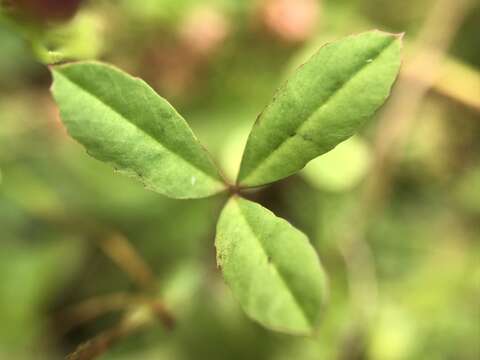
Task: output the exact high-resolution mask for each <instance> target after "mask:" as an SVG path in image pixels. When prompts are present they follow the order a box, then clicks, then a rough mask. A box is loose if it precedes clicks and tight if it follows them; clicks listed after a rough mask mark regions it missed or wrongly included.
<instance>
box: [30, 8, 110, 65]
mask: <svg viewBox="0 0 480 360" xmlns="http://www.w3.org/2000/svg"><path fill="white" fill-rule="evenodd" d="M102 28H103V23H102V18H101V17H99V16H97V15H96V14H92V13H81V14H79V15H78V16H76V17H75V18H74V19H73V20H72V21H70V22H68V23H66V24H63V25H59V26H55V27H53V28H49V29H46V30H45V31H43V32H41V34H39V36H33V38H32V39H31V40H32V47H33V51H34V53H35V54H36V55H37V57H38V58H39V60H40V61H42V62H44V63H46V64H54V63H58V62H62V61H66V60H90V59H95V58H97V57H98V56H99V54H100V53H101V51H102V49H103V34H102Z"/></svg>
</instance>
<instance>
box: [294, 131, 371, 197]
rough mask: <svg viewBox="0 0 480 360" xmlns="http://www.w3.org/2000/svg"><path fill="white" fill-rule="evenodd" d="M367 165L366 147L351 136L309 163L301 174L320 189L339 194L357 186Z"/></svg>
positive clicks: (365, 171)
mask: <svg viewBox="0 0 480 360" xmlns="http://www.w3.org/2000/svg"><path fill="white" fill-rule="evenodd" d="M369 164H370V150H369V148H368V145H367V144H366V142H365V141H363V140H362V139H361V138H359V137H356V136H353V137H351V138H350V139H348V140H346V141H344V142H343V143H341V144H339V145H338V146H337V147H335V149H333V150H332V151H330V152H328V153H327V154H325V155H323V156H321V157H319V158H317V159H314V160H313V161H311V162H310V163H309V164H308V165H307V166H306V167H305V169H304V170H303V171H302V172H301V174H302V175H303V177H304V178H305V179H306V180H307V181H308V182H309V183H310V184H312V185H314V186H316V187H318V188H320V189H323V190H328V191H334V192H341V191H346V190H349V189H352V188H353V187H354V186H355V185H357V184H358V183H359V182H360V180H361V179H362V178H363V177H364V176H365V175H366V173H367V171H368V167H369Z"/></svg>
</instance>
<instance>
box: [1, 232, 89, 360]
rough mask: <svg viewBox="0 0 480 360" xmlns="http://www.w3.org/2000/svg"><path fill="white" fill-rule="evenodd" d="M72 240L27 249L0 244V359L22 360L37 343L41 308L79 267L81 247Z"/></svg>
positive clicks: (8, 243) (40, 326) (41, 319)
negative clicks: (16, 359) (12, 359)
mask: <svg viewBox="0 0 480 360" xmlns="http://www.w3.org/2000/svg"><path fill="white" fill-rule="evenodd" d="M73 240H74V239H68V241H63V242H61V243H57V242H56V243H51V244H48V245H41V246H39V245H30V246H28V247H27V246H23V245H22V246H18V245H14V244H13V243H11V242H7V243H2V251H1V252H0V274H1V276H2V277H1V281H0V309H1V310H0V323H1V324H2V326H0V358H2V359H3V358H24V357H21V356H22V355H25V356H27V355H28V351H29V349H31V348H32V346H33V345H35V343H36V342H37V341H38V339H39V337H40V335H41V331H42V327H43V326H44V325H45V324H44V322H43V321H44V320H45V319H43V315H42V310H43V309H42V307H44V306H45V305H46V301H48V300H49V299H51V298H52V297H53V295H54V294H55V292H56V291H58V290H59V288H60V287H61V286H63V285H65V282H66V280H67V279H69V277H70V276H71V275H72V274H73V272H74V271H75V270H76V269H77V268H78V265H79V264H80V260H81V258H82V255H83V251H82V250H83V247H82V246H81V243H79V242H78V241H73ZM59 269H61V271H59ZM8 355H10V357H7V356H8ZM19 356H20V357H19ZM26 358H27V359H30V358H31V357H26ZM32 358H33V357H32Z"/></svg>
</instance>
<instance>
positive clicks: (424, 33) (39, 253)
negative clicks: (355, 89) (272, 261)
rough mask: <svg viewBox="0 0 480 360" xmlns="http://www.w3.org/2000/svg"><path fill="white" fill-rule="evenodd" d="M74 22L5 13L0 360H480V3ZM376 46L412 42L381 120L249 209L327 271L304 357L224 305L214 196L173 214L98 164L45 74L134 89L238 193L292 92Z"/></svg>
mask: <svg viewBox="0 0 480 360" xmlns="http://www.w3.org/2000/svg"><path fill="white" fill-rule="evenodd" d="M76 2H78V1H74V0H68V1H52V0H42V1H31V0H21V1H16V0H3V1H2V2H1V3H2V5H1V6H2V12H1V13H0V171H1V183H0V245H1V247H0V359H15V360H23V359H26V360H30V359H35V360H37V359H61V358H62V357H64V356H65V355H66V354H68V353H71V352H73V351H74V350H75V349H76V348H77V346H78V345H79V344H82V343H84V342H85V341H87V340H91V341H90V342H89V343H88V344H87V346H86V347H84V348H83V350H81V351H80V352H77V354H76V355H73V356H72V357H71V358H72V359H77V358H78V359H88V358H95V357H98V358H99V359H103V360H110V359H111V360H114V359H139V360H150V359H152V360H154V359H155V360H157V359H158V360H162V359H169V360H170V359H179V360H183V359H195V360H200V359H209V360H210V359H212V360H213V359H272V360H281V359H299V360H318V359H322V360H323V359H326V360H330V359H338V360H342V359H343V360H347V359H348V360H351V359H372V360H397V359H398V360H400V359H422V360H424V359H428V360H437V359H438V360H440V359H441V360H444V359H452V360H477V359H479V358H480V242H479V240H480V47H479V38H480V4H479V3H478V2H475V1H468V0H455V1H453V0H392V1H379V0H350V1H347V0H323V1H316V0H257V1H254V0H250V1H247V0H205V1H193V0H142V1H134V0H116V1H114V0H98V1H95V0H91V1H83V2H81V4H80V8H79V9H78V11H77V12H76V15H75V16H73V13H75V10H76V8H75V5H76ZM32 4H35V5H32ZM58 7H60V10H59V9H58ZM372 28H379V29H382V30H386V31H392V32H406V35H405V45H404V63H403V69H402V74H401V76H400V78H399V80H398V81H397V84H396V87H395V90H394V92H393V94H392V96H391V98H390V99H389V101H388V102H387V104H386V105H385V106H384V108H383V109H382V110H381V111H380V112H379V113H378V114H377V116H376V117H375V119H373V120H372V121H371V122H370V123H369V125H368V126H367V127H366V128H365V129H363V130H362V133H361V134H359V135H358V136H355V137H354V138H352V139H351V140H349V141H347V142H345V143H343V144H341V145H340V146H338V147H337V148H336V149H335V150H333V151H332V152H330V153H328V154H327V155H326V156H324V157H322V158H320V159H317V160H314V161H313V162H312V163H311V164H309V165H308V166H307V168H306V169H305V170H304V171H302V173H301V174H299V175H296V176H293V177H291V178H288V179H286V180H284V181H281V182H279V183H277V184H275V185H273V186H271V187H268V188H264V189H260V190H258V191H255V192H252V193H251V194H249V195H248V196H251V197H252V198H254V199H256V200H257V201H259V202H260V203H262V204H263V205H265V206H267V207H269V208H270V209H271V210H272V211H274V212H275V213H276V214H278V215H280V216H282V217H284V218H286V219H287V220H289V221H290V222H291V223H292V224H293V225H295V226H296V227H297V228H299V229H301V230H302V231H304V232H305V233H306V234H307V235H308V236H309V238H310V239H311V242H312V243H313V244H314V246H315V247H316V249H317V250H318V253H319V256H320V258H321V260H322V263H323V265H324V267H325V270H326V272H327V273H328V276H329V285H330V294H329V304H328V307H326V309H325V312H324V316H323V320H322V323H321V324H320V327H319V328H318V331H317V332H316V334H315V335H314V336H312V337H309V338H302V337H300V338H299V337H291V336H287V335H282V334H276V333H273V332H270V331H267V330H265V329H263V328H261V327H260V326H258V325H257V324H255V323H254V322H252V321H250V320H249V319H247V318H246V316H245V315H244V313H243V312H242V311H241V309H240V308H239V305H238V304H237V303H236V302H235V301H234V300H233V298H232V295H231V293H230V291H229V290H228V288H227V287H226V285H225V284H224V283H223V280H222V278H221V274H220V273H219V271H218V270H217V269H216V265H215V256H214V247H213V239H214V235H215V221H216V218H217V215H218V213H219V211H220V209H221V207H222V205H223V203H224V201H225V196H224V195H221V196H217V197H214V198H209V199H205V200H195V201H176V200H169V199H167V198H165V197H162V196H160V195H157V194H155V193H153V192H149V191H147V190H145V189H143V187H142V186H141V185H140V184H138V183H136V182H134V181H133V180H131V179H128V178H125V177H122V176H120V175H116V174H114V172H113V170H112V169H111V168H110V167H108V166H107V165H104V164H102V163H100V162H98V161H96V160H94V159H92V158H90V157H89V156H88V155H87V154H86V153H85V151H84V150H83V149H82V148H81V147H80V146H79V145H78V144H77V143H75V142H74V141H73V140H71V139H70V138H68V137H67V135H66V133H65V130H64V128H63V127H62V125H61V122H60V120H59V116H58V111H57V109H56V106H55V104H54V103H53V101H52V98H51V96H50V93H49V86H50V83H51V78H50V75H49V72H48V68H47V67H46V66H45V65H43V64H42V63H49V62H59V61H69V60H78V59H100V60H103V61H107V62H110V63H112V64H114V65H117V66H118V67H120V68H122V69H124V70H126V71H128V72H130V73H132V74H134V75H137V76H140V77H142V78H144V79H145V80H146V81H147V82H148V83H149V84H151V85H152V86H153V87H154V88H155V89H156V90H157V91H158V92H159V93H160V94H161V95H162V96H164V97H166V98H167V99H168V100H169V101H170V102H171V103H172V104H173V105H174V106H175V107H176V108H177V109H179V111H180V112H181V113H182V114H183V115H184V117H185V118H186V119H187V121H188V122H189V124H190V125H191V126H192V128H193V129H194V131H195V133H196V134H197V135H198V137H199V139H200V140H201V142H202V143H203V144H205V146H206V147H207V148H208V150H209V151H210V152H211V153H212V155H213V157H214V158H215V159H216V161H217V162H218V163H219V164H220V165H221V166H222V168H223V169H224V172H225V174H226V175H227V176H228V177H230V178H233V177H234V176H235V172H236V169H237V168H238V164H239V160H240V156H241V152H242V150H243V145H244V143H245V141H246V137H247V135H248V132H249V129H250V126H251V125H252V124H253V122H254V120H255V118H256V116H257V114H258V113H260V112H261V110H262V108H263V107H264V106H265V105H266V104H267V103H268V101H269V100H270V99H271V97H272V94H273V92H274V91H275V89H276V88H277V87H278V86H279V84H280V83H281V82H282V81H283V80H284V79H285V78H286V77H287V76H288V74H289V73H291V71H292V70H293V69H295V67H297V66H298V65H300V64H301V63H302V62H303V61H304V60H305V59H307V58H308V56H309V55H310V54H312V53H313V52H314V51H315V50H316V49H318V47H319V46H320V45H321V44H323V43H325V42H327V41H330V40H335V39H338V38H341V37H343V36H346V35H349V34H352V33H355V32H361V31H366V30H370V29H372ZM172 318H173V319H172ZM172 321H173V322H174V324H173V326H172ZM92 339H93V340H92ZM89 352H91V353H90V354H89ZM88 356H90V357H88Z"/></svg>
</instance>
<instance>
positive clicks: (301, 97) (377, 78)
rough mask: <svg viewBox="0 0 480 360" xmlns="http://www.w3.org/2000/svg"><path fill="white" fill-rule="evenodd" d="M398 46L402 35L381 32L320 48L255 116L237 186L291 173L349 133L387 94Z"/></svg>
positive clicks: (397, 61)
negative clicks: (255, 119)
mask: <svg viewBox="0 0 480 360" xmlns="http://www.w3.org/2000/svg"><path fill="white" fill-rule="evenodd" d="M400 48H401V36H399V35H394V34H387V33H383V32H380V31H372V32H367V33H363V34H360V35H357V36H352V37H349V38H346V39H344V40H340V41H337V42H333V43H330V44H327V45H325V46H324V47H322V48H321V49H320V50H319V51H318V52H317V53H316V54H315V55H314V56H313V57H312V58H311V59H310V60H309V61H308V62H307V63H305V64H304V65H303V66H302V67H300V68H299V69H298V70H297V72H296V73H295V74H294V75H293V76H292V77H291V78H290V80H289V81H288V82H286V83H285V84H284V85H283V86H282V87H281V88H280V90H279V91H278V92H277V93H276V95H275V97H274V100H273V101H272V102H271V103H270V104H269V105H268V106H267V107H266V108H265V110H264V111H263V113H262V114H261V115H260V116H259V118H258V119H257V121H256V123H255V125H254V127H253V129H252V132H251V133H250V136H249V139H248V142H247V146H246V148H245V154H244V157H243V160H242V165H241V168H240V173H239V177H238V183H239V185H241V186H246V187H251V186H260V185H264V184H267V183H271V182H273V181H276V180H279V179H282V178H284V177H286V176H289V175H292V174H294V173H295V172H297V171H298V170H300V169H301V168H303V167H304V166H305V165H306V164H307V163H308V162H309V161H310V160H312V159H313V158H315V157H317V156H319V155H321V154H324V153H326V152H327V151H329V150H331V149H333V148H334V147H335V146H336V145H337V144H339V143H340V142H342V141H344V140H346V139H348V138H349V137H350V136H352V135H353V134H354V133H355V132H356V131H357V130H358V129H359V128H360V126H362V125H363V124H364V123H365V121H366V120H368V119H369V118H370V117H371V116H372V115H373V114H374V112H375V111H376V110H377V109H378V108H379V107H380V106H381V105H382V104H383V102H384V101H385V99H386V98H387V97H388V95H389V93H390V88H391V86H392V84H393V81H394V80H395V78H396V76H397V73H398V70H399V67H400Z"/></svg>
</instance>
